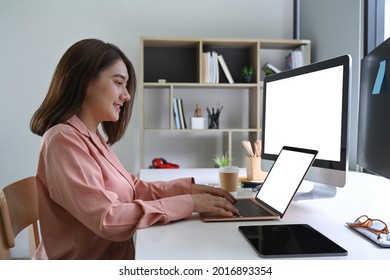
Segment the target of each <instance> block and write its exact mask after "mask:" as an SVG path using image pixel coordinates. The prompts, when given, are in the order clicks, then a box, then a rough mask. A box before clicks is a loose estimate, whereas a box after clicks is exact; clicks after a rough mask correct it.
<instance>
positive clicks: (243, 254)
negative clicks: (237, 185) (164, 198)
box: [135, 169, 390, 260]
mask: <svg viewBox="0 0 390 280" xmlns="http://www.w3.org/2000/svg"><path fill="white" fill-rule="evenodd" d="M153 171H156V170H153ZM214 172H215V171H214V170H213V169H211V170H210V169H192V170H183V169H182V170H180V169H179V170H176V171H172V170H169V171H167V170H165V171H162V170H158V171H157V172H152V171H147V170H144V171H143V172H141V175H140V178H141V179H143V180H146V181H154V180H156V179H159V180H169V179H173V178H178V177H183V176H191V175H192V176H193V177H195V178H196V180H197V181H198V182H201V183H212V184H213V183H215V182H214V180H216V179H215V178H217V177H215V176H217V175H214ZM182 175H183V176H182ZM208 180H210V181H208ZM251 195H252V192H251V191H250V190H248V189H241V190H239V192H238V196H251ZM389 197H390V180H387V179H385V178H382V177H379V176H374V175H369V174H363V173H357V172H349V173H348V178H347V184H346V186H345V187H344V188H339V189H337V194H336V195H335V196H334V197H332V198H317V199H306V200H294V201H293V202H292V203H291V205H290V207H289V208H288V210H287V213H286V214H285V216H284V217H283V219H282V220H280V221H261V222H259V221H256V222H249V221H247V222H217V223H205V222H203V221H201V220H200V219H199V215H198V214H193V215H192V217H191V218H189V219H187V220H182V221H177V222H174V223H170V224H167V225H155V226H152V227H150V228H147V229H141V230H138V231H137V234H136V242H135V247H136V259H171V260H172V259H182V260H191V259H192V260H202V259H209V260H212V259H214V260H222V259H229V260H233V259H236V260H240V259H241V260H242V259H259V258H260V257H259V256H258V255H257V254H256V253H255V251H254V250H253V249H252V247H251V246H250V245H249V243H248V242H247V241H246V240H245V239H244V237H243V236H242V235H241V233H240V232H239V231H238V226H240V225H262V224H278V223H279V224H283V223H284V224H286V223H294V224H298V223H305V224H309V225H311V226H312V227H314V228H315V229H317V230H318V231H320V232H321V233H323V234H324V235H326V236H327V237H328V238H330V239H332V240H333V241H335V242H336V243H338V244H339V245H340V246H342V247H344V248H345V249H346V250H347V251H348V255H347V256H341V257H322V258H321V259H390V249H382V248H379V247H378V246H377V245H375V244H373V243H372V242H370V241H368V240H366V239H364V238H363V237H361V236H360V235H358V234H357V233H355V232H353V231H352V230H350V229H349V228H347V227H346V225H345V223H346V222H349V221H353V220H355V219H356V218H357V217H358V216H360V215H362V214H366V215H368V216H369V217H372V218H379V219H382V220H384V221H385V222H389V221H390V217H389V214H390V213H389V208H390V207H389ZM316 259H319V258H316Z"/></svg>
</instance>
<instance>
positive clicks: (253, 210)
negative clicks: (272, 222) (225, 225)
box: [234, 199, 270, 217]
mask: <svg viewBox="0 0 390 280" xmlns="http://www.w3.org/2000/svg"><path fill="white" fill-rule="evenodd" d="M234 206H235V207H236V208H237V209H238V210H239V211H240V214H239V216H242V217H256V216H269V215H270V213H269V212H268V211H267V210H265V209H263V208H261V207H260V206H259V205H258V204H256V203H255V202H254V201H252V200H251V199H238V200H237V201H236V203H234Z"/></svg>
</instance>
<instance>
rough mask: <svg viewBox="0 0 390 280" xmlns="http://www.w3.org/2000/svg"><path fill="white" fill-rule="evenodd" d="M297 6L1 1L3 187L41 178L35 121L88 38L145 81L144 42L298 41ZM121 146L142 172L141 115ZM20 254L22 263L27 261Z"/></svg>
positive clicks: (216, 0) (261, 1)
mask: <svg viewBox="0 0 390 280" xmlns="http://www.w3.org/2000/svg"><path fill="white" fill-rule="evenodd" d="M292 11H293V1H292V0H278V1H267V0H240V1H237V0H212V1H209V0H196V1H195V0H193V1H190V0H165V1H159V0H110V1H104V0H95V1H90V0H67V1H61V0H34V1H30V0H1V1H0V42H1V43H0V114H1V117H0V127H1V131H2V136H1V145H0V188H2V187H3V186H5V185H6V184H8V183H10V182H12V181H15V180H17V179H20V178H22V177H26V176H30V175H34V174H35V170H36V163H37V157H38V152H39V146H40V144H39V143H40V138H39V137H38V136H35V135H33V134H32V133H31V132H30V130H29V121H30V118H31V116H32V114H33V113H34V111H35V110H36V109H37V108H38V106H39V105H40V103H41V102H42V100H43V98H44V96H45V95H46V90H47V88H48V85H49V82H50V79H51V75H52V73H53V71H54V68H55V66H56V64H57V63H58V61H59V59H60V57H61V56H62V54H63V53H64V52H65V50H66V49H67V48H68V47H69V46H70V45H71V44H73V43H74V42H76V41H78V40H80V39H83V38H92V37H93V38H99V39H102V40H104V41H109V42H111V43H114V44H116V45H118V46H119V47H120V48H121V49H122V50H123V51H124V52H125V53H126V55H127V56H128V57H129V58H130V59H131V60H132V61H133V63H134V66H135V68H136V69H137V72H138V75H139V65H140V36H177V37H213V38H217V37H222V38H235V37H236V38H283V39H284V38H287V39H290V38H292V17H293V15H292ZM139 106H140V104H139V102H137V101H136V103H135V111H134V115H133V118H132V123H131V124H130V126H129V128H128V131H127V134H126V136H125V138H124V139H123V140H122V141H121V142H120V143H118V144H116V145H115V146H114V150H115V151H116V152H117V154H118V156H119V158H120V159H121V161H122V162H123V164H124V165H125V167H126V168H127V169H128V170H129V171H131V172H134V173H136V174H138V170H139V148H138V147H139V138H140V136H139V130H140V128H139V118H140V117H139V115H138V113H139V110H138V108H139ZM26 251H27V249H26V248H24V247H17V248H16V249H15V250H14V252H13V253H14V256H16V257H23V256H26V255H27V253H26Z"/></svg>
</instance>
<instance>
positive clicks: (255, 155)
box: [242, 140, 267, 181]
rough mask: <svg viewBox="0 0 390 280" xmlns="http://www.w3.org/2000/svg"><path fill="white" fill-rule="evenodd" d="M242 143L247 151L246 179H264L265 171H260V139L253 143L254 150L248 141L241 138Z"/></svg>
mask: <svg viewBox="0 0 390 280" xmlns="http://www.w3.org/2000/svg"><path fill="white" fill-rule="evenodd" d="M242 145H243V146H244V149H245V150H246V152H247V157H246V177H247V179H248V180H254V181H264V179H265V176H266V175H267V174H266V173H265V172H262V171H261V157H260V155H261V142H260V140H256V142H255V143H254V148H255V149H254V150H255V151H253V149H252V145H251V143H250V142H249V141H246V140H243V141H242Z"/></svg>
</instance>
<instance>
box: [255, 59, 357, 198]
mask: <svg viewBox="0 0 390 280" xmlns="http://www.w3.org/2000/svg"><path fill="white" fill-rule="evenodd" d="M351 63H352V61H351V57H350V56H349V55H343V56H339V57H336V58H332V59H329V60H325V61H321V62H317V63H312V64H310V65H306V66H303V67H300V68H295V69H292V70H287V71H283V72H280V73H277V74H271V75H268V76H266V77H265V78H264V85H263V107H262V152H261V157H262V170H263V171H268V170H269V169H270V167H271V165H272V163H273V162H274V160H275V159H276V156H277V154H278V151H280V149H281V147H283V146H293V147H299V148H307V149H313V150H318V155H317V158H316V160H315V161H314V163H313V166H312V167H311V168H310V170H309V172H308V173H307V175H306V177H305V181H306V182H310V183H311V186H312V189H311V190H312V191H313V190H315V189H317V190H318V191H321V192H322V191H324V190H325V192H324V196H334V195H335V194H336V187H343V186H344V185H345V182H346V172H347V168H348V167H347V166H348V155H347V143H348V115H349V105H348V103H349V102H348V100H349V91H350V79H351ZM324 186H325V187H324ZM329 187H330V188H329Z"/></svg>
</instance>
